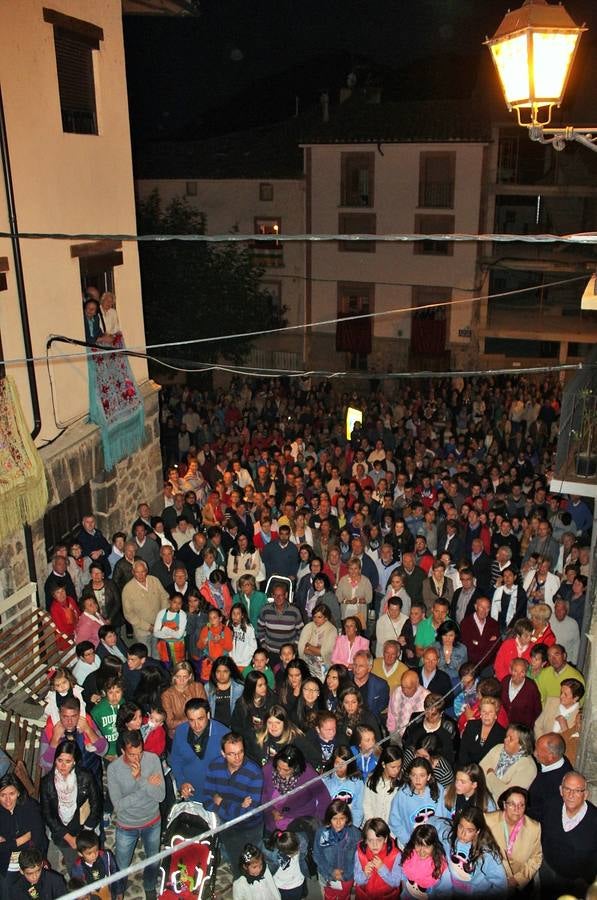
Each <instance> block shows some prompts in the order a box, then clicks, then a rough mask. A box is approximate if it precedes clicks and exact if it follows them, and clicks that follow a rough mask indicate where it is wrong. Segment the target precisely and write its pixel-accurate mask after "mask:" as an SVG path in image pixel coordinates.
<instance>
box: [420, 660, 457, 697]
mask: <svg viewBox="0 0 597 900" xmlns="http://www.w3.org/2000/svg"><path fill="white" fill-rule="evenodd" d="M419 681H420V682H421V684H423V669H422V668H421V669H419ZM451 687H452V682H451V681H450V676H449V675H446V673H445V672H442V670H441V669H436V670H435V675H434V676H433V678H432V679H431V681H430V682H429V684H428V685H427V690H428V691H431V693H432V694H440V695H441V696H442V697H443V696H445V695H446V694H448V693H449V692H450V689H451ZM450 697H452V694H450ZM450 697H448V698H447V701H448V702H447V704H446V705H447V706H450V704H451V700H450Z"/></svg>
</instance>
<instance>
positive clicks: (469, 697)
mask: <svg viewBox="0 0 597 900" xmlns="http://www.w3.org/2000/svg"><path fill="white" fill-rule="evenodd" d="M475 670H476V666H475V664H474V663H470V662H465V663H462V665H461V666H460V668H459V669H458V675H459V677H460V687H461V690H460V693H459V694H456V696H455V697H454V704H453V708H454V716H455V718H458V717H459V716H460V714H461V713H462V711H463V710H464V707H465V706H468V707H470V708H472V707H473V706H474V704H475V703H476V701H477V682H478V680H479V679H478V678H475Z"/></svg>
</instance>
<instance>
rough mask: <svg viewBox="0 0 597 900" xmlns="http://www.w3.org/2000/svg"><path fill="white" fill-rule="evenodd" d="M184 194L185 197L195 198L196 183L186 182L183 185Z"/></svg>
mask: <svg viewBox="0 0 597 900" xmlns="http://www.w3.org/2000/svg"><path fill="white" fill-rule="evenodd" d="M185 194H186V196H187V197H196V196H197V182H196V181H187V183H186V185H185Z"/></svg>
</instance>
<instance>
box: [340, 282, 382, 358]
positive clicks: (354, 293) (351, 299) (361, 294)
mask: <svg viewBox="0 0 597 900" xmlns="http://www.w3.org/2000/svg"><path fill="white" fill-rule="evenodd" d="M374 301H375V286H374V285H372V284H362V283H358V282H356V283H339V284H338V318H339V319H343V318H348V317H352V316H360V315H366V314H367V313H372V312H373V311H374ZM372 338H373V320H372V319H371V317H369V318H366V319H351V321H349V322H337V324H336V350H337V351H339V352H341V353H348V354H349V365H350V368H351V369H366V368H367V356H368V354H369V353H371V344H372Z"/></svg>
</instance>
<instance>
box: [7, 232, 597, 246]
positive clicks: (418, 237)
mask: <svg viewBox="0 0 597 900" xmlns="http://www.w3.org/2000/svg"><path fill="white" fill-rule="evenodd" d="M13 237H18V238H20V239H21V240H51V241H106V240H109V241H126V242H133V243H147V242H156V243H164V242H168V241H185V242H190V243H202V244H247V243H267V244H271V243H274V242H275V243H300V242H302V241H305V242H308V243H328V242H331V241H351V242H353V243H363V242H366V243H371V242H372V241H375V242H378V243H420V242H421V241H441V242H446V243H466V242H468V243H494V244H496V243H498V244H504V243H517V242H521V243H525V244H597V232H577V233H573V234H563V235H562V234H471V233H467V232H463V233H451V234H412V233H396V234H276V235H272V234H265V235H264V234H235V233H228V234H130V233H124V234H70V233H68V232H40V231H21V232H18V233H15V232H11V231H0V238H13Z"/></svg>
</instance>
